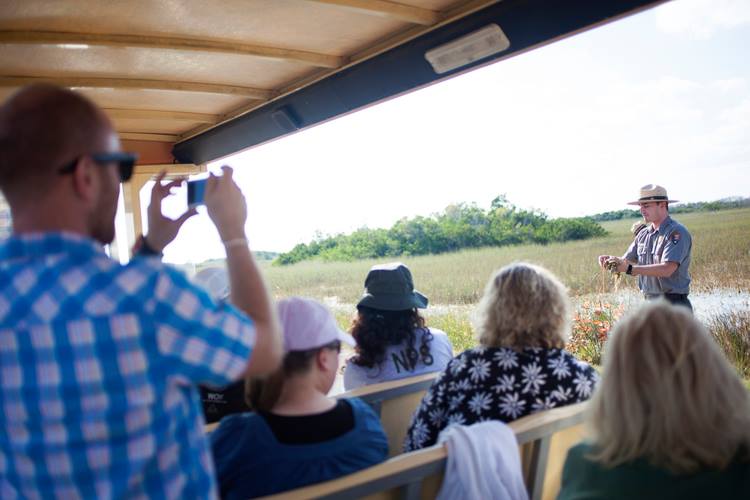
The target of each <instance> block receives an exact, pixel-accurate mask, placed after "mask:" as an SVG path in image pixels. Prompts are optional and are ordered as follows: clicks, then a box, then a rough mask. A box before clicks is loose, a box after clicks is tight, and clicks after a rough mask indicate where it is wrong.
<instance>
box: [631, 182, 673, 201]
mask: <svg viewBox="0 0 750 500" xmlns="http://www.w3.org/2000/svg"><path fill="white" fill-rule="evenodd" d="M652 201H666V202H667V203H677V201H678V200H670V199H669V196H667V190H666V189H664V188H663V187H661V186H657V185H656V184H646V185H645V186H643V187H642V188H641V197H640V198H638V199H637V200H636V201H629V202H628V205H640V204H641V203H650V202H652Z"/></svg>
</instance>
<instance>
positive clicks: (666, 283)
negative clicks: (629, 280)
mask: <svg viewBox="0 0 750 500" xmlns="http://www.w3.org/2000/svg"><path fill="white" fill-rule="evenodd" d="M676 201H677V200H670V199H669V197H668V196H667V190H666V189H664V188H663V187H662V186H657V185H655V184H648V185H646V186H643V187H642V188H641V192H640V197H639V198H638V200H636V201H632V202H630V203H628V205H638V206H640V210H641V215H642V216H643V220H644V221H645V222H646V223H647V224H648V226H647V227H646V228H645V229H644V230H643V231H640V232H639V233H638V234H637V235H636V236H635V239H634V240H633V243H631V244H630V247H629V248H628V250H627V252H625V255H623V256H622V257H615V256H613V255H600V256H599V265H600V266H602V268H607V269H610V270H611V271H613V272H618V273H619V272H624V273H626V274H629V275H633V276H638V288H640V290H641V292H643V295H644V296H645V297H646V298H647V299H656V298H660V297H664V298H665V299H667V300H668V301H669V302H671V303H673V304H681V305H685V306H687V307H689V308H690V309H691V310H692V305H691V304H690V300H688V293H689V287H690V273H689V271H688V267H689V266H690V251H691V249H692V238H691V236H690V233H689V232H688V230H687V229H686V228H685V226H683V225H682V224H680V223H679V222H677V221H675V220H674V219H672V218H671V217H670V216H669V204H670V203H675V202H676Z"/></svg>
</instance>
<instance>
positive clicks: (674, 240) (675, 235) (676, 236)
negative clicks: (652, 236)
mask: <svg viewBox="0 0 750 500" xmlns="http://www.w3.org/2000/svg"><path fill="white" fill-rule="evenodd" d="M669 240H670V241H671V242H672V244H673V245H676V244H677V243H679V242H680V232H679V231H672V234H670V235H669Z"/></svg>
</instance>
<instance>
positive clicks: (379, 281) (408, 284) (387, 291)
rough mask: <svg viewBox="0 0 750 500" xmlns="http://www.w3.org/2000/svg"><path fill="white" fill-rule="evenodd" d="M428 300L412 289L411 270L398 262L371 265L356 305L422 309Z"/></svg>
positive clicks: (399, 309)
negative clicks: (363, 289)
mask: <svg viewBox="0 0 750 500" xmlns="http://www.w3.org/2000/svg"><path fill="white" fill-rule="evenodd" d="M428 302H429V300H428V299H427V297H425V296H424V295H422V294H421V293H419V292H418V291H416V290H414V280H413V279H412V277H411V271H409V268H408V267H406V266H405V265H404V264H402V263H400V262H393V263H390V264H382V265H378V266H372V268H371V269H370V272H369V273H367V278H366V279H365V292H364V293H363V294H362V298H361V299H360V301H359V302H358V303H357V307H370V308H372V309H380V310H382V311H405V310H407V309H414V308H418V309H424V308H426V307H427V304H428Z"/></svg>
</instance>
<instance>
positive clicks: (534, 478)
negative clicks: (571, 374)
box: [265, 403, 586, 500]
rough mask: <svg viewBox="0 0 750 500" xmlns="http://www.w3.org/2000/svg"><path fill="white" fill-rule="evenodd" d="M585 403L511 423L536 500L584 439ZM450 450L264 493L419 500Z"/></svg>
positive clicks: (433, 487) (275, 498) (428, 495)
mask: <svg viewBox="0 0 750 500" xmlns="http://www.w3.org/2000/svg"><path fill="white" fill-rule="evenodd" d="M585 405H586V403H579V404H576V405H571V406H565V407H562V408H555V409H552V410H547V411H544V412H540V413H536V414H534V415H529V416H527V417H523V418H521V419H519V420H516V421H515V422H512V423H511V424H509V425H510V428H511V429H512V430H513V432H514V433H515V435H516V439H517V441H518V445H519V449H520V452H521V464H522V470H523V474H524V481H525V482H526V487H527V489H528V491H529V498H530V499H531V500H538V499H553V498H555V497H556V496H557V493H558V491H559V489H560V475H561V472H562V466H563V462H564V460H565V456H566V454H567V451H568V449H569V448H570V447H571V446H572V445H573V444H575V443H576V442H577V441H578V440H579V439H580V437H581V432H582V430H581V427H582V422H583V411H584V408H585ZM447 458H448V454H447V450H446V448H445V447H444V446H443V445H435V446H432V447H429V448H425V449H423V450H419V451H414V452H411V453H405V454H403V455H399V456H396V457H393V458H390V459H389V460H386V461H385V462H383V463H382V464H378V465H375V466H373V467H369V468H367V469H364V470H361V471H359V472H355V473H354V474H349V475H348V476H345V477H342V478H339V479H334V480H332V481H327V482H324V483H320V484H316V485H312V486H307V487H305V488H299V489H296V490H291V491H287V492H284V493H280V494H277V495H272V496H268V497H265V498H266V499H267V500H292V499H295V500H300V499H301V500H304V499H313V498H321V499H326V500H333V499H350V498H366V499H368V500H397V499H398V500H419V499H432V498H435V496H436V495H437V493H438V491H439V489H440V485H441V484H442V480H443V473H444V471H445V466H446V463H447Z"/></svg>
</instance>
